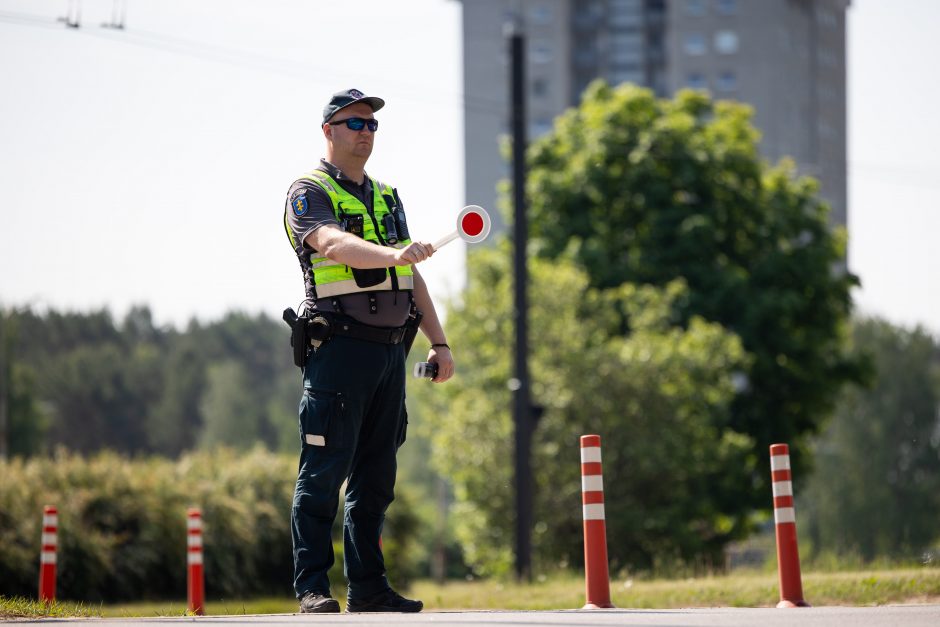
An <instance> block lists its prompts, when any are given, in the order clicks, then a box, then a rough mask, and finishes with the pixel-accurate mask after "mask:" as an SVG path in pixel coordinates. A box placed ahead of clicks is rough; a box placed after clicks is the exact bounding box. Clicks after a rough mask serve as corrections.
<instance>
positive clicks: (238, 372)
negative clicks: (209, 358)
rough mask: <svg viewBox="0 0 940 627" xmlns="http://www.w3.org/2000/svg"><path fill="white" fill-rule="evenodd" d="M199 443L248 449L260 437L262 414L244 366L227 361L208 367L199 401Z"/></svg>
mask: <svg viewBox="0 0 940 627" xmlns="http://www.w3.org/2000/svg"><path fill="white" fill-rule="evenodd" d="M199 408H200V413H201V414H202V421H203V431H202V434H201V435H200V444H201V445H203V446H208V447H215V446H231V447H235V448H239V449H248V448H251V446H252V445H253V444H254V443H255V442H257V441H258V440H260V439H261V438H262V433H263V430H264V416H263V415H262V413H261V411H260V407H259V403H258V399H257V397H256V396H255V395H254V394H253V393H252V389H251V387H250V385H249V383H248V375H247V374H246V372H245V368H244V367H243V366H242V365H241V364H240V363H239V362H237V361H234V360H227V361H223V362H220V363H215V364H212V365H210V366H209V369H208V372H207V374H206V389H205V391H204V394H203V397H202V401H201V402H200V406H199Z"/></svg>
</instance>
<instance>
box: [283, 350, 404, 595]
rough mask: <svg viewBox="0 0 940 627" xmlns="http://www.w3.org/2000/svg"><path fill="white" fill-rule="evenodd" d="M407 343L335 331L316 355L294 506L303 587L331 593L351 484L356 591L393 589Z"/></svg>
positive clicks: (303, 412)
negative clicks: (388, 532)
mask: <svg viewBox="0 0 940 627" xmlns="http://www.w3.org/2000/svg"><path fill="white" fill-rule="evenodd" d="M407 423H408V418H407V415H406V413H405V351H404V347H403V346H402V345H401V344H397V345H390V344H378V343H375V342H368V341H365V340H358V339H353V338H348V337H341V336H334V337H333V338H331V339H330V340H329V341H328V342H326V343H324V344H323V345H322V346H321V347H320V348H319V349H318V350H317V351H316V352H313V353H311V355H310V357H309V358H308V359H307V364H306V367H305V368H304V394H303V397H302V398H301V401H300V440H301V446H302V450H301V454H300V468H299V470H298V475H297V486H296V488H295V491H294V502H293V507H292V510H291V535H292V538H293V544H294V590H295V591H296V593H297V597H298V598H302V597H303V596H304V595H305V594H307V593H308V592H317V593H321V594H329V590H330V583H329V579H328V578H327V571H328V570H329V569H330V567H331V566H332V565H333V560H334V557H333V543H332V540H331V538H330V529H331V527H332V526H333V520H334V519H335V518H336V511H337V508H338V506H339V489H340V486H341V485H342V483H343V481H344V480H346V479H347V478H348V483H347V485H346V506H345V513H344V520H343V523H344V524H343V551H344V557H345V562H346V563H345V573H346V578H347V579H348V581H349V592H348V596H349V598H352V599H362V598H366V597H369V596H372V595H374V594H377V593H379V592H382V591H383V590H386V589H388V588H389V585H388V580H387V579H386V577H385V562H384V559H383V557H382V549H381V547H380V546H379V538H380V536H381V534H382V524H383V521H384V520H385V510H386V509H388V506H389V504H390V503H391V502H392V500H393V499H394V498H395V493H394V488H395V473H396V470H397V464H396V460H395V455H396V453H397V451H398V447H399V446H401V444H402V443H403V442H404V441H405V432H406V428H407Z"/></svg>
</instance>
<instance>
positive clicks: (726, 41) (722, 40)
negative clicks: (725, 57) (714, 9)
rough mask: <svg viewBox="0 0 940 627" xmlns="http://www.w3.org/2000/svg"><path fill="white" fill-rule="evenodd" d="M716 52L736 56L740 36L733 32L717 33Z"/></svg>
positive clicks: (722, 31) (721, 31) (723, 31)
mask: <svg viewBox="0 0 940 627" xmlns="http://www.w3.org/2000/svg"><path fill="white" fill-rule="evenodd" d="M715 50H717V51H718V52H720V53H721V54H734V53H735V52H737V51H738V34H737V33H736V32H734V31H733V30H720V31H718V32H717V33H715Z"/></svg>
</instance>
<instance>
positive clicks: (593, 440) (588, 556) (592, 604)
mask: <svg viewBox="0 0 940 627" xmlns="http://www.w3.org/2000/svg"><path fill="white" fill-rule="evenodd" d="M581 511H582V515H583V516H584V592H585V597H586V600H587V603H586V604H585V605H584V607H583V608H582V609H598V608H604V607H614V604H613V603H611V602H610V573H609V571H608V566H607V523H606V520H605V514H604V480H603V475H602V472H601V436H599V435H582V436H581Z"/></svg>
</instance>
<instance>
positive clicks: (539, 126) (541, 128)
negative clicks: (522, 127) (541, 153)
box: [529, 118, 552, 138]
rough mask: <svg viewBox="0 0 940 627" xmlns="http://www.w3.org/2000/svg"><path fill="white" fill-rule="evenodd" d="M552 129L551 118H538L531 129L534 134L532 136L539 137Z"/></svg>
mask: <svg viewBox="0 0 940 627" xmlns="http://www.w3.org/2000/svg"><path fill="white" fill-rule="evenodd" d="M551 130H552V121H551V119H549V118H538V119H537V120H535V121H534V122H533V123H532V127H531V128H530V129H529V131H530V132H531V134H532V137H534V138H538V137H541V136H542V135H545V134H547V133H549V132H550V131H551Z"/></svg>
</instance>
